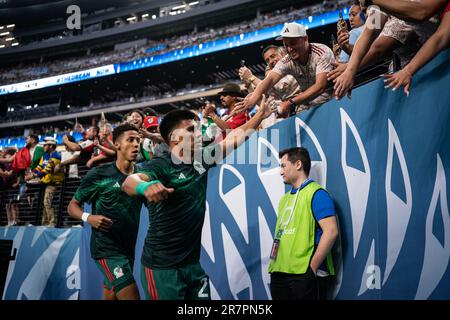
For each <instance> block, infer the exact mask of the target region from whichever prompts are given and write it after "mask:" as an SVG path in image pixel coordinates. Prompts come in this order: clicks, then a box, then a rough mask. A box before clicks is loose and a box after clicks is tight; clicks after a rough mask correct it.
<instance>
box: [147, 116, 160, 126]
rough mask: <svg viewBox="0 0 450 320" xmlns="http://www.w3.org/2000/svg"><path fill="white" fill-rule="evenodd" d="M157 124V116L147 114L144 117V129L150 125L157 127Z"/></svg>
mask: <svg viewBox="0 0 450 320" xmlns="http://www.w3.org/2000/svg"><path fill="white" fill-rule="evenodd" d="M157 126H158V117H155V116H147V117H145V118H144V127H145V129H148V128H151V127H157Z"/></svg>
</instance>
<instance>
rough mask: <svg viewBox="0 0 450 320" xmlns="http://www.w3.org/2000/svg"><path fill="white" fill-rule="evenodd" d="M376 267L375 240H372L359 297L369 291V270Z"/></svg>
mask: <svg viewBox="0 0 450 320" xmlns="http://www.w3.org/2000/svg"><path fill="white" fill-rule="evenodd" d="M374 265H375V240H374V239H372V244H371V245H370V252H369V256H368V257H367V262H366V266H365V267H364V270H363V275H362V277H361V286H360V287H359V292H358V297H359V296H360V295H362V294H363V293H364V292H366V291H367V290H368V289H369V286H368V285H367V282H368V280H369V276H370V274H368V273H367V270H369V267H370V266H374Z"/></svg>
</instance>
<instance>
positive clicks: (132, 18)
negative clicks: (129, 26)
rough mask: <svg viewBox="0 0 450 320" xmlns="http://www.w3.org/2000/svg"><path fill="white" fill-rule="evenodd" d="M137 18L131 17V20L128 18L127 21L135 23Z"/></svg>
mask: <svg viewBox="0 0 450 320" xmlns="http://www.w3.org/2000/svg"><path fill="white" fill-rule="evenodd" d="M136 19H137V18H136V17H135V16H133V17H129V18H127V21H133V20H136Z"/></svg>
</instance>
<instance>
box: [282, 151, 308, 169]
mask: <svg viewBox="0 0 450 320" xmlns="http://www.w3.org/2000/svg"><path fill="white" fill-rule="evenodd" d="M286 154H287V158H288V160H289V162H290V163H295V162H297V161H298V160H300V161H301V163H302V166H303V170H304V171H305V173H306V174H307V175H309V171H310V170H311V158H310V157H309V152H308V150H307V149H306V148H303V147H294V148H289V149H284V150H281V151H280V152H279V155H278V156H279V157H280V159H281V158H283V157H284V156H285V155H286Z"/></svg>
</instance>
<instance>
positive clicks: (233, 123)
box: [203, 82, 250, 131]
mask: <svg viewBox="0 0 450 320" xmlns="http://www.w3.org/2000/svg"><path fill="white" fill-rule="evenodd" d="M218 95H219V96H220V101H221V102H222V105H223V106H224V107H225V108H227V111H226V113H225V116H224V117H223V118H220V117H219V116H218V115H217V114H216V113H215V112H214V110H215V108H214V106H213V105H211V104H209V105H207V106H206V108H205V110H204V112H203V114H204V116H206V117H210V118H211V119H212V120H213V121H214V123H215V124H216V125H217V126H218V127H219V128H220V129H222V130H223V131H226V130H230V129H236V128H239V127H240V126H242V125H243V124H244V123H246V122H247V121H248V120H249V119H250V117H249V115H248V113H247V111H245V112H242V113H239V114H237V115H235V116H232V117H230V116H229V115H230V114H232V112H233V110H234V108H235V107H236V103H238V102H239V98H243V97H244V94H243V93H242V91H241V87H239V85H237V84H235V83H232V82H229V83H226V84H225V85H224V87H223V89H222V91H220V92H219V93H218Z"/></svg>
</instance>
